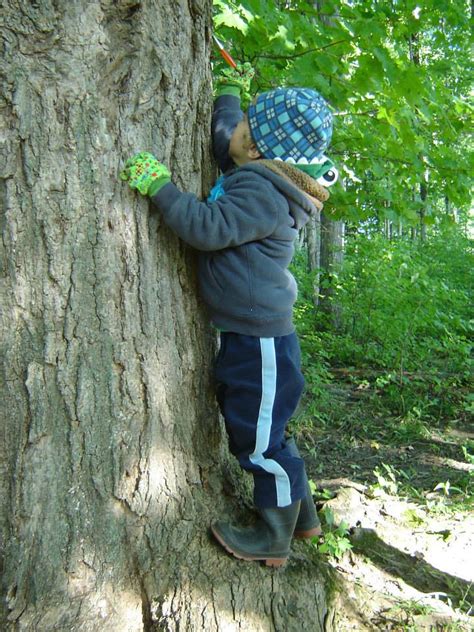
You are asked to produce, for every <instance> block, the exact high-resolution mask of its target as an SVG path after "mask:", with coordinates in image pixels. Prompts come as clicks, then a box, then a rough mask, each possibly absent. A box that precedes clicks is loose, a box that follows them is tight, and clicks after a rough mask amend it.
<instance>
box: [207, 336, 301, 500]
mask: <svg viewBox="0 0 474 632" xmlns="http://www.w3.org/2000/svg"><path fill="white" fill-rule="evenodd" d="M215 374H216V380H217V400H218V403H219V406H220V409H221V412H222V414H223V416H224V420H225V425H226V429H227V434H228V436H229V448H230V451H231V453H232V454H233V455H234V456H235V457H237V459H238V461H239V463H240V465H241V466H242V467H243V468H244V469H245V470H247V471H249V472H251V474H252V475H253V478H254V502H255V505H256V506H257V507H262V508H264V507H286V506H287V505H290V504H292V503H293V502H295V501H296V500H299V499H301V498H304V497H305V496H306V492H307V482H306V474H305V470H304V462H303V460H302V459H300V458H299V457H295V456H292V454H291V453H290V451H289V450H288V448H287V447H286V443H285V428H286V426H287V423H288V421H289V419H290V417H291V416H292V415H293V413H294V411H295V410H296V407H297V405H298V401H299V399H300V397H301V393H302V391H303V387H304V378H303V376H302V374H301V369H300V348H299V343H298V339H297V337H296V334H290V335H288V336H280V337H278V338H258V337H255V336H245V335H243V334H235V333H230V332H222V333H221V347H220V350H219V354H218V356H217V360H216V369H215Z"/></svg>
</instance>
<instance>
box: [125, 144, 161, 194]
mask: <svg viewBox="0 0 474 632" xmlns="http://www.w3.org/2000/svg"><path fill="white" fill-rule="evenodd" d="M120 179H121V180H124V181H126V182H128V186H129V187H130V188H131V189H137V190H138V191H139V193H141V194H142V195H148V196H150V197H151V196H152V195H155V193H157V192H158V191H159V190H160V189H161V187H163V186H164V185H165V184H167V183H168V182H171V173H170V172H169V170H168V167H166V166H165V165H163V164H162V163H161V162H158V160H157V159H156V158H155V156H154V155H153V154H150V153H148V152H146V151H142V152H140V153H139V154H135V156H133V158H129V159H128V160H127V162H126V163H125V168H124V169H122V171H121V172H120Z"/></svg>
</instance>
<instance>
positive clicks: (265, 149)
mask: <svg viewBox="0 0 474 632" xmlns="http://www.w3.org/2000/svg"><path fill="white" fill-rule="evenodd" d="M247 115H248V122H249V126H250V131H251V133H252V138H253V140H254V141H255V144H256V145H257V148H258V150H259V152H260V153H261V154H262V156H263V157H264V158H268V159H280V160H283V161H285V162H290V163H296V164H298V163H301V164H314V163H319V162H320V161H321V156H322V154H323V153H324V151H325V149H326V148H327V146H328V145H329V142H330V140H331V136H332V114H331V112H330V111H329V108H328V105H327V103H326V101H325V100H324V99H323V97H322V96H321V95H320V94H319V93H318V92H316V91H315V90H311V89H309V88H276V89H275V90H270V91H269V92H264V93H263V94H260V95H259V96H258V97H257V99H256V100H255V101H254V102H253V103H252V104H251V105H250V106H249V108H248V111H247Z"/></svg>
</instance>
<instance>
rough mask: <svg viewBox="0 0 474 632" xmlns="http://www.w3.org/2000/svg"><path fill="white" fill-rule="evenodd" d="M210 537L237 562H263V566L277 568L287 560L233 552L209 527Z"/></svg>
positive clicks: (219, 535)
mask: <svg viewBox="0 0 474 632" xmlns="http://www.w3.org/2000/svg"><path fill="white" fill-rule="evenodd" d="M211 531H212V535H213V536H214V537H215V538H216V540H217V541H218V542H219V544H220V545H221V546H222V547H223V548H224V549H225V550H226V551H227V552H228V553H230V554H231V555H233V556H234V557H236V558H237V559H239V560H245V561H246V562H264V563H265V566H273V567H279V566H283V564H284V563H285V562H286V560H287V559H288V558H287V557H264V556H258V555H249V554H247V553H241V552H240V551H234V550H233V549H232V548H231V547H230V546H229V545H228V544H227V542H226V541H225V540H224V538H223V537H222V536H221V534H220V533H219V532H218V531H216V530H215V529H214V527H213V526H211Z"/></svg>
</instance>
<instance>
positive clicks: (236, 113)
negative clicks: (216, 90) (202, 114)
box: [211, 93, 244, 173]
mask: <svg viewBox="0 0 474 632" xmlns="http://www.w3.org/2000/svg"><path fill="white" fill-rule="evenodd" d="M243 117H244V113H243V112H242V110H241V109H240V97H238V96H235V95H233V94H230V93H229V94H222V95H221V96H218V97H217V99H216V100H215V102H214V112H213V114H212V125H211V130H212V150H213V153H214V158H215V159H216V162H217V164H218V165H219V169H220V170H221V171H222V172H223V173H225V172H226V171H228V170H229V169H231V168H232V167H234V166H235V165H234V162H233V160H232V158H230V156H229V143H230V139H231V137H232V134H233V132H234V129H235V128H236V127H237V124H238V123H239V122H240V121H241V120H242V119H243Z"/></svg>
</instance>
